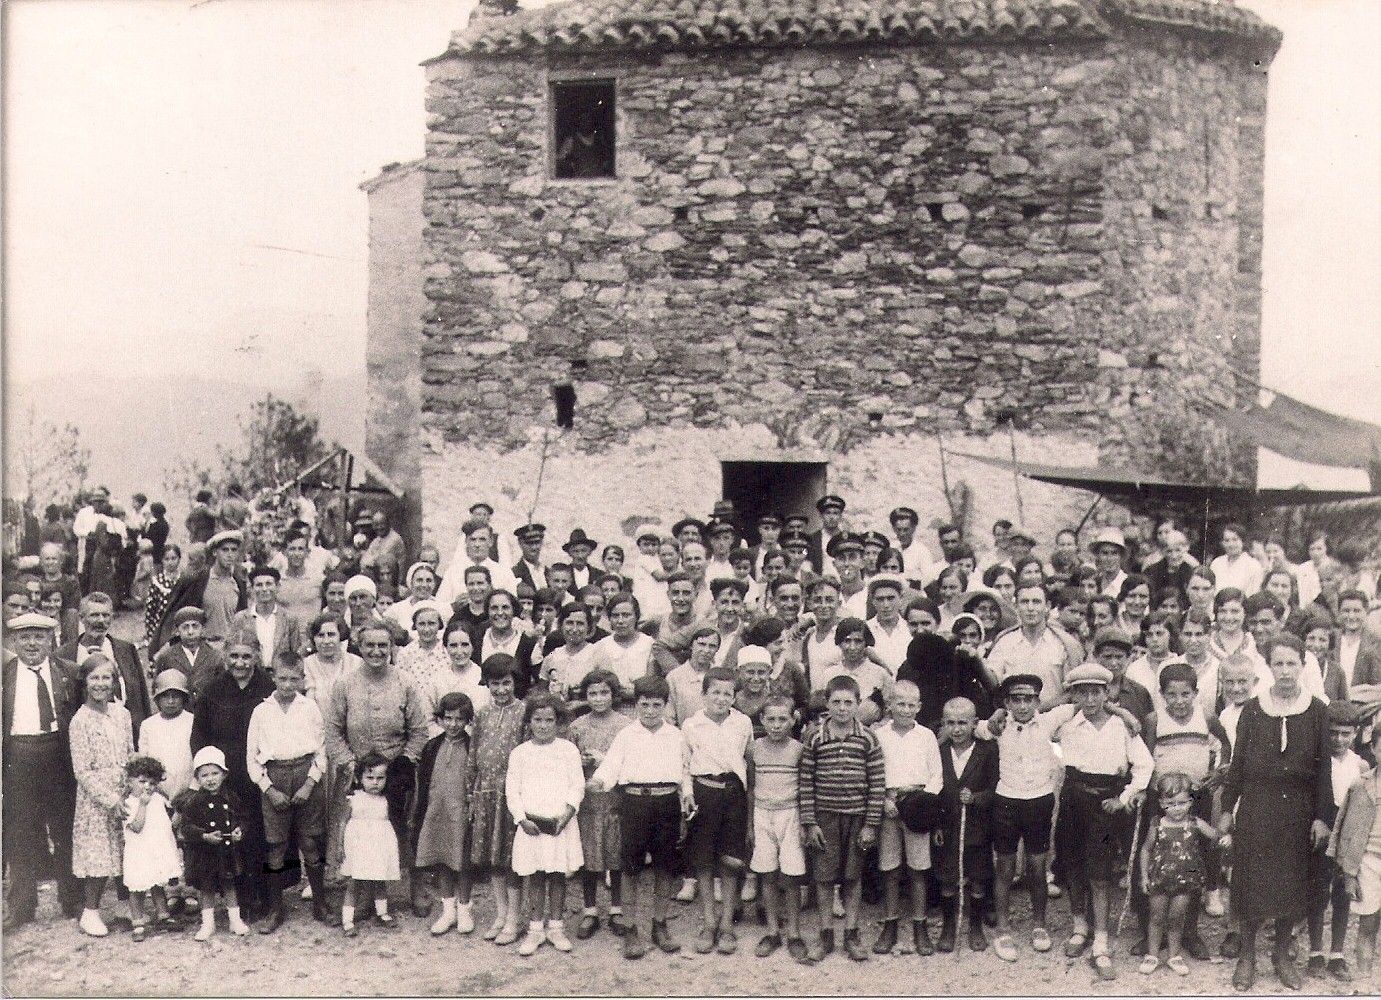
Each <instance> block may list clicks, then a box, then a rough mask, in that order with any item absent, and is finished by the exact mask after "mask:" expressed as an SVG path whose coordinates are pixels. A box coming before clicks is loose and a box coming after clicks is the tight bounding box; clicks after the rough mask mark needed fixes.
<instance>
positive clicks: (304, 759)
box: [264, 753, 314, 770]
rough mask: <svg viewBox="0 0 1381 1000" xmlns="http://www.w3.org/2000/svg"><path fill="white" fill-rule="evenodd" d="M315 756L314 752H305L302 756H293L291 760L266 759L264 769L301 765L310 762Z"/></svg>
mask: <svg viewBox="0 0 1381 1000" xmlns="http://www.w3.org/2000/svg"><path fill="white" fill-rule="evenodd" d="M313 756H314V755H313V754H309V753H304V754H303V755H302V756H301V757H293V758H292V759H291V760H266V761H264V769H265V770H268V769H269V768H271V767H299V766H301V765H302V764H310V763H311V762H312V757H313Z"/></svg>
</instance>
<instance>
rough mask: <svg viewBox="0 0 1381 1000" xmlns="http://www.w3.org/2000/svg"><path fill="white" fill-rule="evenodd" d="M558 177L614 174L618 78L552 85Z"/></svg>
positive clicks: (575, 177) (575, 178)
mask: <svg viewBox="0 0 1381 1000" xmlns="http://www.w3.org/2000/svg"><path fill="white" fill-rule="evenodd" d="M551 107H552V122H553V123H554V125H555V128H554V129H553V137H554V140H555V147H554V148H555V153H556V155H555V156H554V157H553V160H554V162H555V168H556V172H555V175H556V177H557V179H558V180H591V179H596V178H600V177H614V176H615V173H614V81H613V80H572V81H565V82H561V83H553V84H552V85H551Z"/></svg>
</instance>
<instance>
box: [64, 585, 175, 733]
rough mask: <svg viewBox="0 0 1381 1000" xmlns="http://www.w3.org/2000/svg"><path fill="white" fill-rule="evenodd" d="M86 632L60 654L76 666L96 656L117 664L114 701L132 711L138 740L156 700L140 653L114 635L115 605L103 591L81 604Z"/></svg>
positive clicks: (83, 599) (88, 595) (85, 598)
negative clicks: (111, 633)
mask: <svg viewBox="0 0 1381 1000" xmlns="http://www.w3.org/2000/svg"><path fill="white" fill-rule="evenodd" d="M80 613H81V622H82V632H81V635H80V636H78V637H77V639H76V641H75V642H69V643H68V644H67V645H65V646H63V647H62V648H61V649H59V650H58V655H59V656H61V657H62V658H63V659H65V660H67V661H69V662H70V663H72V664H74V665H75V666H78V667H80V666H81V664H82V661H83V660H85V659H86V658H87V657H88V656H90V655H91V654H92V653H104V654H105V655H106V656H107V657H109V659H110V662H111V663H113V664H115V668H116V669H115V694H114V697H113V699H112V700H113V701H115V702H116V703H118V704H121V705H124V706H125V708H126V709H127V710H128V711H129V721H130V725H131V726H133V727H134V732H135V738H136V741H137V739H138V733H139V724H140V723H141V722H143V721H144V720H145V719H147V718H148V717H149V716H150V715H152V714H153V707H152V705H153V701H152V698H150V696H149V685H148V682H147V680H146V674H145V671H144V667H143V666H142V664H140V662H139V651H138V650H136V649H135V648H134V646H133V644H131V643H128V642H125V640H123V639H116V638H115V637H113V636H112V635H110V623H111V622H112V621H114V620H115V602H114V601H112V600H111V599H110V597H109V596H107V595H106V594H103V593H101V592H100V591H95V592H93V593H90V594H87V595H86V596H85V597H83V598H82V602H81V605H80ZM135 745H136V746H137V745H138V743H137V742H136V744H135Z"/></svg>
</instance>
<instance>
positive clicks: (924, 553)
mask: <svg viewBox="0 0 1381 1000" xmlns="http://www.w3.org/2000/svg"><path fill="white" fill-rule="evenodd" d="M892 546H893V547H894V548H895V549H896V550H897V551H898V552H900V553H901V564H902V576H903V577H905V578H906V579H907V580H914V581H915V582H917V583H919V584H920V585H921V586H922V587H924V586H925V585H926V584H927V583H929V582H930V581H931V580H933V579H935V573H936V570H935V557H934V556H933V555H931V553H930V550H929V549H927V548H926V547H925V546H924V545H922V544H921V540H920V538H919V537H916V536H912V538H911V544H910V545H908V546H907V547H906V548H902V547H901V542H900V540H898V539H896V538H894V539H892Z"/></svg>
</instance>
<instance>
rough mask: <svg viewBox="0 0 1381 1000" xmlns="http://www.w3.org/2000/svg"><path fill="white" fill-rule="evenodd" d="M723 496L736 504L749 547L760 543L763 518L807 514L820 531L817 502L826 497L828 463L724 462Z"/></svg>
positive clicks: (721, 464) (722, 464)
mask: <svg viewBox="0 0 1381 1000" xmlns="http://www.w3.org/2000/svg"><path fill="white" fill-rule="evenodd" d="M719 464H720V466H721V467H722V469H723V475H724V485H723V490H722V492H721V496H723V497H724V499H726V500H732V501H733V502H734V510H735V511H737V512H738V516H739V524H740V525H741V526H742V527H743V530H744V533H745V534H746V535H747V536H748V543H749V544H750V545H756V544H757V543H758V518H759V517H761V516H762V515H763V514H768V513H771V514H779V515H781V516H782V517H785V516H786V515H788V514H805V515H808V516H809V517H810V520H811V526H812V527H818V526H819V525H818V517H817V515H816V513H815V501H816V500H818V499H820V497H822V496H824V495H825V480H826V475H827V473H828V471H829V465H828V464H826V463H825V462H721V463H719Z"/></svg>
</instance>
